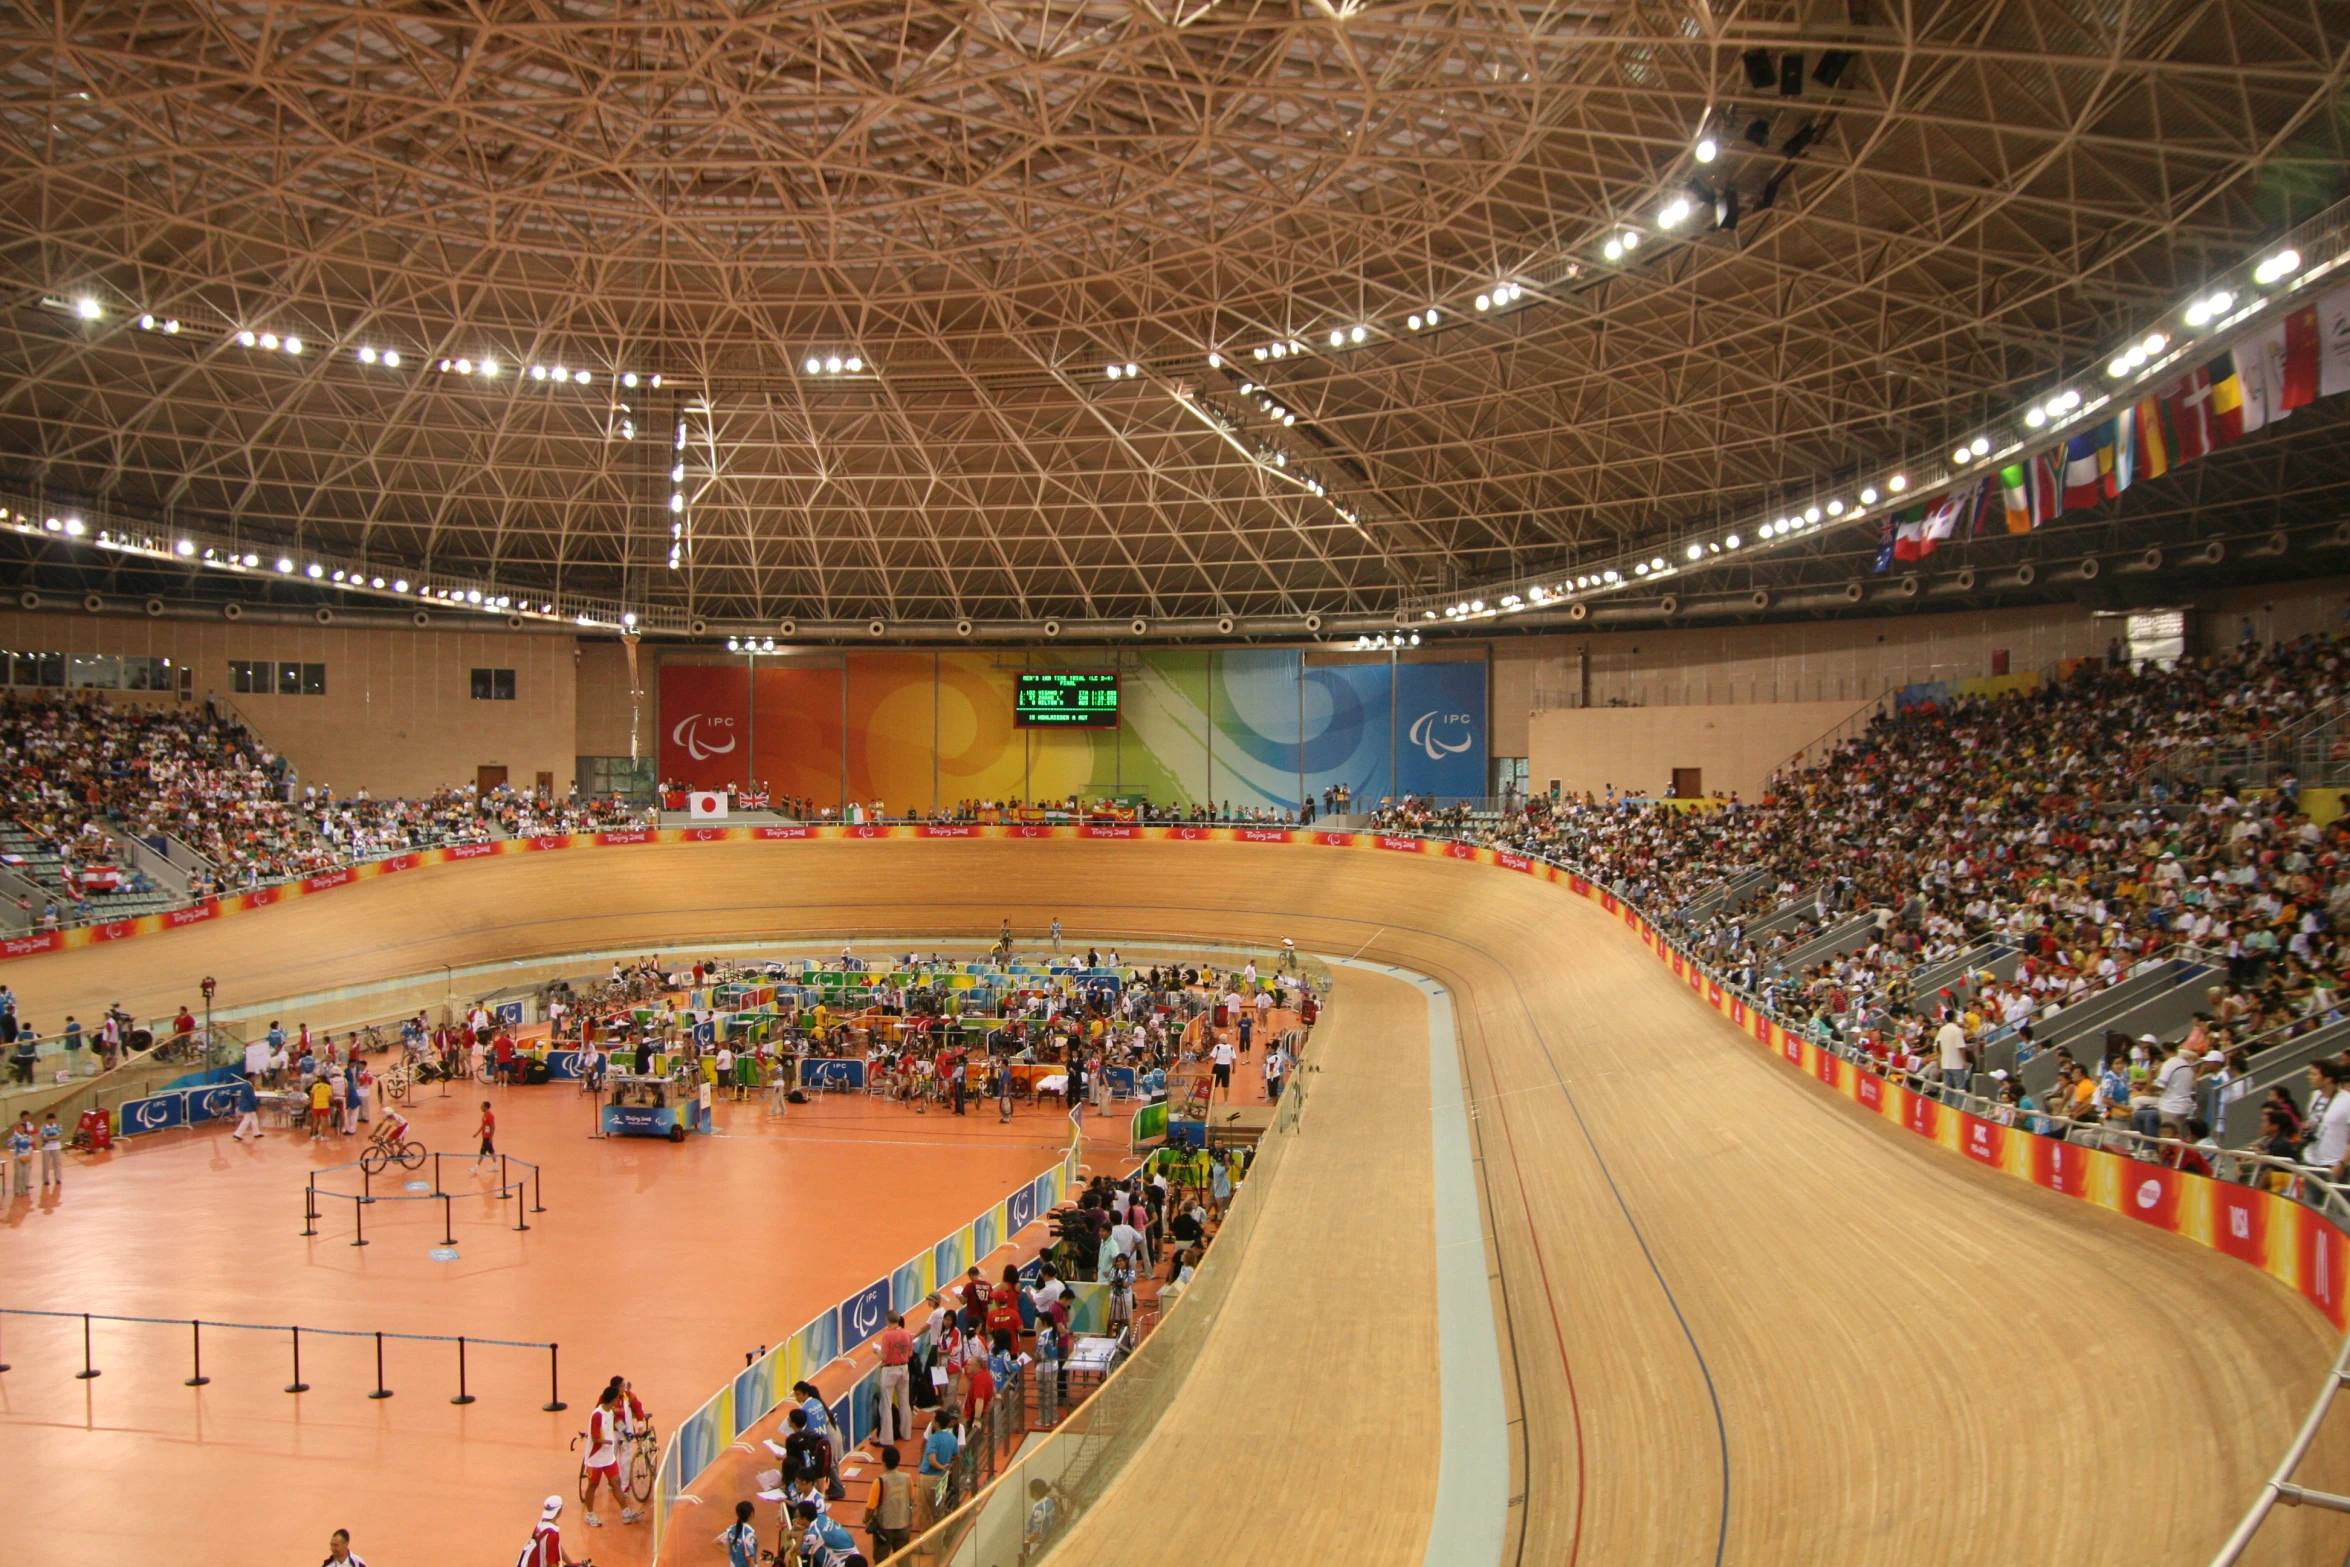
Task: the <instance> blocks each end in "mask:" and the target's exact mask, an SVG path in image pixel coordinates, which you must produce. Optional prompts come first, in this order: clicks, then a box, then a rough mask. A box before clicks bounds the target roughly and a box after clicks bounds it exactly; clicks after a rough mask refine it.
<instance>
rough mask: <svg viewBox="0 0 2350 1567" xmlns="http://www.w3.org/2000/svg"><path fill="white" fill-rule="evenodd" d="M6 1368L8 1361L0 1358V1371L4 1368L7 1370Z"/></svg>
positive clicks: (7, 1367)
mask: <svg viewBox="0 0 2350 1567" xmlns="http://www.w3.org/2000/svg"><path fill="white" fill-rule="evenodd" d="M8 1369H9V1366H8V1362H7V1361H5V1360H0V1371H6V1370H8Z"/></svg>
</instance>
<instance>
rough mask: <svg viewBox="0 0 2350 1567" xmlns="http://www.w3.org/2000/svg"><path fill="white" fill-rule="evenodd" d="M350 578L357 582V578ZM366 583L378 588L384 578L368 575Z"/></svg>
mask: <svg viewBox="0 0 2350 1567" xmlns="http://www.w3.org/2000/svg"><path fill="white" fill-rule="evenodd" d="M351 580H352V581H353V582H357V581H358V580H359V579H358V578H357V577H353V578H352V579H351ZM367 585H368V586H369V587H371V588H380V587H382V586H383V585H384V579H383V578H381V577H370V578H368V579H367ZM401 586H402V587H405V586H407V584H406V583H402V584H401Z"/></svg>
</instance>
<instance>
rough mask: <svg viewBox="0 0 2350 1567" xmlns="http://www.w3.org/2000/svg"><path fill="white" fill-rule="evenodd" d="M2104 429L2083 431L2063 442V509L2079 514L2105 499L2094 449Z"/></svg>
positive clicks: (2103, 485) (2095, 449) (2099, 427)
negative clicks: (2078, 512)
mask: <svg viewBox="0 0 2350 1567" xmlns="http://www.w3.org/2000/svg"><path fill="white" fill-rule="evenodd" d="M2104 429H2105V427H2104V426H2103V425H2100V426H2098V428H2097V429H2095V430H2083V431H2082V432H2081V433H2080V434H2079V435H2076V436H2074V437H2073V438H2072V439H2070V440H2068V441H2066V442H2065V443H2064V508H2065V510H2067V511H2083V510H2086V509H2087V508H2089V507H2091V506H2094V505H2096V504H2097V503H2098V502H2099V501H2100V500H2102V499H2104V497H2105V483H2104V480H2103V478H2102V477H2101V476H2100V468H2099V464H2098V461H2097V448H2098V444H2099V441H2100V439H2101V432H2103V431H2104Z"/></svg>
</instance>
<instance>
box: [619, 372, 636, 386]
mask: <svg viewBox="0 0 2350 1567" xmlns="http://www.w3.org/2000/svg"><path fill="white" fill-rule="evenodd" d="M620 384H621V385H622V386H634V385H636V372H635V371H634V370H630V371H627V372H625V373H623V374H622V375H621V377H620Z"/></svg>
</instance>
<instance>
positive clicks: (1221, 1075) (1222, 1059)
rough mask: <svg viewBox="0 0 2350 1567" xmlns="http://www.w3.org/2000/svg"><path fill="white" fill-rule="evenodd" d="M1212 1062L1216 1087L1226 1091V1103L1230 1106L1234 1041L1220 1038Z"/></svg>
mask: <svg viewBox="0 0 2350 1567" xmlns="http://www.w3.org/2000/svg"><path fill="white" fill-rule="evenodd" d="M1211 1060H1212V1062H1213V1065H1214V1070H1215V1075H1216V1087H1217V1088H1221V1089H1222V1090H1224V1099H1225V1102H1226V1103H1228V1104H1229V1103H1230V1102H1231V1099H1232V1061H1233V1050H1232V1041H1231V1040H1229V1039H1225V1038H1222V1037H1221V1036H1219V1037H1218V1038H1217V1040H1216V1050H1215V1054H1214V1056H1213V1057H1212V1058H1211Z"/></svg>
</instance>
